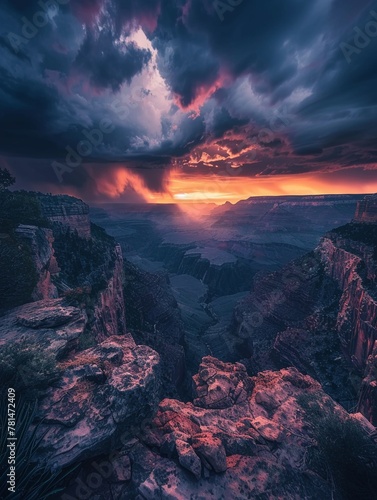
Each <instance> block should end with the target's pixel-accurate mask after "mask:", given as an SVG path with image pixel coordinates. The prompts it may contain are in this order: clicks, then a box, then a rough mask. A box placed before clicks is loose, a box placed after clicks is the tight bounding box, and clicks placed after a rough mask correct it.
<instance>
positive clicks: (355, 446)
mask: <svg viewBox="0 0 377 500" xmlns="http://www.w3.org/2000/svg"><path fill="white" fill-rule="evenodd" d="M329 401H330V400H327V404H325V405H324V406H323V405H321V404H320V403H319V401H318V400H317V399H316V398H315V397H313V396H312V395H310V394H306V395H303V396H302V397H301V398H300V399H299V401H298V402H299V404H300V406H301V407H302V408H303V409H304V411H305V414H306V417H307V419H308V422H309V425H310V427H311V429H312V433H313V437H314V438H315V440H316V446H314V447H313V448H312V449H311V450H310V453H309V455H308V459H307V460H308V466H309V467H310V468H312V469H313V470H314V471H315V472H317V473H318V474H320V475H321V476H322V477H324V479H330V480H331V481H332V482H333V484H334V488H335V493H336V494H337V495H338V497H339V498H344V499H347V500H348V499H349V500H351V499H352V500H355V499H363V500H368V499H373V498H376V496H375V495H376V491H377V446H376V445H375V443H374V442H373V441H372V439H371V438H370V437H369V436H368V434H367V433H366V432H365V431H364V429H363V428H362V427H361V426H360V424H359V423H358V422H356V421H354V420H353V419H352V418H351V417H347V418H344V417H341V416H340V415H338V414H337V413H336V412H334V408H333V405H331V404H330V403H329Z"/></svg>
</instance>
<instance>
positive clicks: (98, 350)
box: [37, 336, 160, 467]
mask: <svg viewBox="0 0 377 500" xmlns="http://www.w3.org/2000/svg"><path fill="white" fill-rule="evenodd" d="M59 368H60V369H61V370H62V375H61V377H60V378H59V380H57V382H56V383H55V384H54V386H53V387H50V388H49V389H48V390H47V391H46V392H45V393H44V394H43V397H42V399H41V401H40V404H39V408H38V414H37V420H39V421H40V424H39V425H38V428H37V435H39V436H40V437H41V439H42V441H41V445H40V447H39V450H38V457H39V459H40V460H41V461H43V462H45V461H46V462H47V463H48V464H50V465H51V464H55V466H60V467H64V466H66V465H70V464H72V463H75V462H77V461H80V460H84V459H86V458H89V457H93V456H95V455H96V453H100V452H106V450H110V449H111V446H114V445H115V443H116V441H117V439H118V438H119V437H120V435H121V433H122V432H124V431H125V430H126V429H128V428H129V427H131V426H134V425H136V424H138V422H139V419H140V417H141V416H142V417H147V416H148V415H150V414H151V413H152V412H153V411H154V410H155V408H156V406H157V404H158V401H159V399H160V395H159V380H160V376H159V356H158V354H157V353H156V352H155V351H153V350H152V349H150V348H149V347H146V346H136V345H135V344H134V343H133V342H132V340H130V339H129V338H127V337H125V336H116V337H111V338H109V339H107V340H106V341H104V342H102V343H101V344H99V345H98V346H97V347H95V348H91V349H87V350H85V351H82V352H80V353H78V354H75V355H74V356H72V357H71V358H69V359H67V360H65V361H64V362H62V363H60V366H59Z"/></svg>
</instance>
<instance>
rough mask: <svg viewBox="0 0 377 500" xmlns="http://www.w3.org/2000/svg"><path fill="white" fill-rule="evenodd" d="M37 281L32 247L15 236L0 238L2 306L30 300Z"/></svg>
mask: <svg viewBox="0 0 377 500" xmlns="http://www.w3.org/2000/svg"><path fill="white" fill-rule="evenodd" d="M37 282H38V274H37V271H36V269H35V265H34V262H33V259H32V258H31V256H30V249H29V248H28V247H27V246H26V245H23V244H21V243H20V242H19V241H18V240H17V238H16V237H14V236H6V237H3V238H0V308H4V309H8V308H11V307H16V306H19V305H22V304H25V303H26V302H30V300H31V294H32V292H33V290H34V288H35V286H36V284H37Z"/></svg>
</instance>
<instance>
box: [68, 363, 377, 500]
mask: <svg viewBox="0 0 377 500" xmlns="http://www.w3.org/2000/svg"><path fill="white" fill-rule="evenodd" d="M194 384H195V390H196V393H197V395H198V397H197V398H196V399H195V400H194V403H191V402H189V403H184V402H181V401H177V400H174V399H164V400H163V401H162V402H161V403H160V405H159V407H158V411H157V414H156V416H155V417H154V418H153V419H152V420H145V421H143V422H141V426H140V430H139V432H137V433H136V438H133V439H132V440H129V441H128V442H127V443H126V444H125V445H124V446H123V447H122V449H121V450H120V456H121V457H124V456H127V457H128V458H129V460H130V465H131V472H130V473H129V469H128V467H127V475H126V478H124V479H123V482H121V481H119V480H117V481H113V480H112V479H110V480H109V481H108V483H109V484H108V483H105V481H102V482H101V485H100V486H99V487H98V488H97V487H95V486H93V485H92V484H91V483H90V477H91V473H92V472H93V471H94V470H96V468H97V464H98V463H107V464H109V463H110V462H111V463H112V462H113V459H112V458H111V454H108V455H102V457H101V458H100V459H98V460H97V461H95V462H91V463H90V464H89V465H88V467H87V468H86V469H85V474H81V476H80V478H79V479H76V480H75V481H73V482H72V483H71V485H70V486H69V488H67V490H66V492H65V493H66V494H69V495H71V496H72V495H75V494H76V495H77V493H78V492H80V491H81V492H82V490H80V486H81V487H82V485H85V488H86V491H87V493H88V494H91V495H92V496H93V497H94V496H96V498H98V499H99V500H101V499H105V498H111V497H113V498H138V499H140V500H142V499H143V500H152V499H153V500H155V499H160V500H162V499H164V500H165V499H166V500H167V499H169V500H173V499H177V498H185V499H190V500H198V499H200V498H205V499H214V500H215V499H216V500H217V499H228V498H237V499H250V498H265V499H269V500H272V499H276V498H289V499H298V500H299V499H300V500H301V499H313V500H314V499H318V498H321V499H329V500H330V499H331V498H334V484H333V483H332V479H331V478H329V476H328V475H327V472H326V469H325V473H324V474H322V475H321V469H318V468H315V466H313V463H312V462H311V461H310V460H309V459H308V457H309V456H311V453H312V450H313V449H316V447H317V442H316V435H315V433H314V431H313V428H312V423H313V422H312V416H313V415H315V418H319V419H321V418H323V417H324V416H326V415H330V416H331V417H332V419H333V421H336V422H337V426H338V427H337V429H339V430H340V429H342V428H343V425H344V424H345V423H347V422H352V424H353V425H354V426H355V427H352V430H355V431H357V432H358V433H359V432H361V433H362V435H363V438H364V437H365V439H366V440H367V442H368V443H369V445H368V446H370V447H371V448H373V450H374V447H375V445H374V444H373V441H372V440H371V439H370V438H369V437H368V433H372V432H373V431H374V428H373V426H371V425H370V424H369V422H368V421H367V420H366V419H365V418H364V417H363V416H362V415H361V414H358V415H357V416H355V418H351V417H350V416H349V415H348V414H347V412H345V411H344V410H343V409H342V408H341V407H340V406H339V405H337V404H336V403H334V402H333V401H332V400H331V398H329V397H328V396H327V395H326V394H325V393H324V392H323V390H322V389H321V386H320V384H319V383H317V382H315V381H314V380H313V379H312V378H310V377H309V376H306V375H302V374H301V373H299V372H298V371H297V370H296V369H294V368H289V369H283V370H281V371H278V372H264V373H260V374H259V375H258V376H256V377H253V378H250V377H248V376H247V374H246V371H245V370H244V369H242V368H241V365H239V364H235V365H231V364H229V363H222V362H220V361H218V360H216V359H214V358H211V357H205V358H203V360H202V364H201V366H200V370H199V374H198V375H197V376H196V377H195V378H194ZM218 387H220V390H219V389H218ZM237 387H238V388H239V387H241V390H240V393H241V394H242V395H243V396H242V397H240V398H238V399H237V398H235V397H234V394H235V392H237ZM235 389H236V390H235ZM217 392H219V393H220V392H221V393H222V394H223V395H224V394H225V393H228V396H229V398H221V399H217V398H216V397H215V394H216V393H217ZM205 393H206V395H205ZM220 401H221V403H220V404H219V402H220ZM308 402H309V404H308ZM311 402H314V406H313V407H312V406H311ZM312 408H314V410H312ZM313 412H314V413H313ZM324 421H325V420H324ZM364 429H365V430H364ZM343 444H344V442H343ZM356 453H357V452H356ZM342 458H343V457H341V459H342ZM122 460H126V459H124V458H123V459H122ZM352 460H354V458H353V457H352ZM127 463H128V462H127ZM116 464H117V462H116V463H115V462H114V464H113V467H114V468H115V470H117V466H115V465H116ZM314 465H315V464H314ZM372 467H373V466H372ZM350 470H351V472H352V467H351V469H350ZM365 470H367V469H365ZM376 470H377V469H376ZM89 483H90V484H89ZM66 498H70V497H69V496H67V497H66ZM337 498H338V497H337ZM339 498H343V497H341V496H340V497H339ZM364 498H369V497H368V496H365V497H364Z"/></svg>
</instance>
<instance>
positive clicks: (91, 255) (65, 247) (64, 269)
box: [53, 224, 115, 296]
mask: <svg viewBox="0 0 377 500" xmlns="http://www.w3.org/2000/svg"><path fill="white" fill-rule="evenodd" d="M53 231H54V238H55V241H54V249H55V257H56V259H57V261H58V265H59V267H60V269H61V273H60V276H61V277H62V278H63V279H64V281H66V283H67V284H68V285H69V286H70V287H74V288H82V287H88V286H90V287H91V296H95V295H96V294H97V293H98V292H99V291H101V290H103V289H104V288H105V287H106V285H107V281H108V278H109V277H110V276H111V274H112V271H113V269H114V264H115V252H114V249H115V240H114V238H112V237H111V236H109V235H108V234H106V232H105V230H103V229H102V228H100V227H98V226H96V225H95V224H91V233H92V237H91V238H90V239H88V240H86V239H83V238H80V237H79V236H78V235H77V233H72V232H71V231H70V230H69V229H67V228H64V227H62V226H61V225H59V224H55V225H54V227H53Z"/></svg>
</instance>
